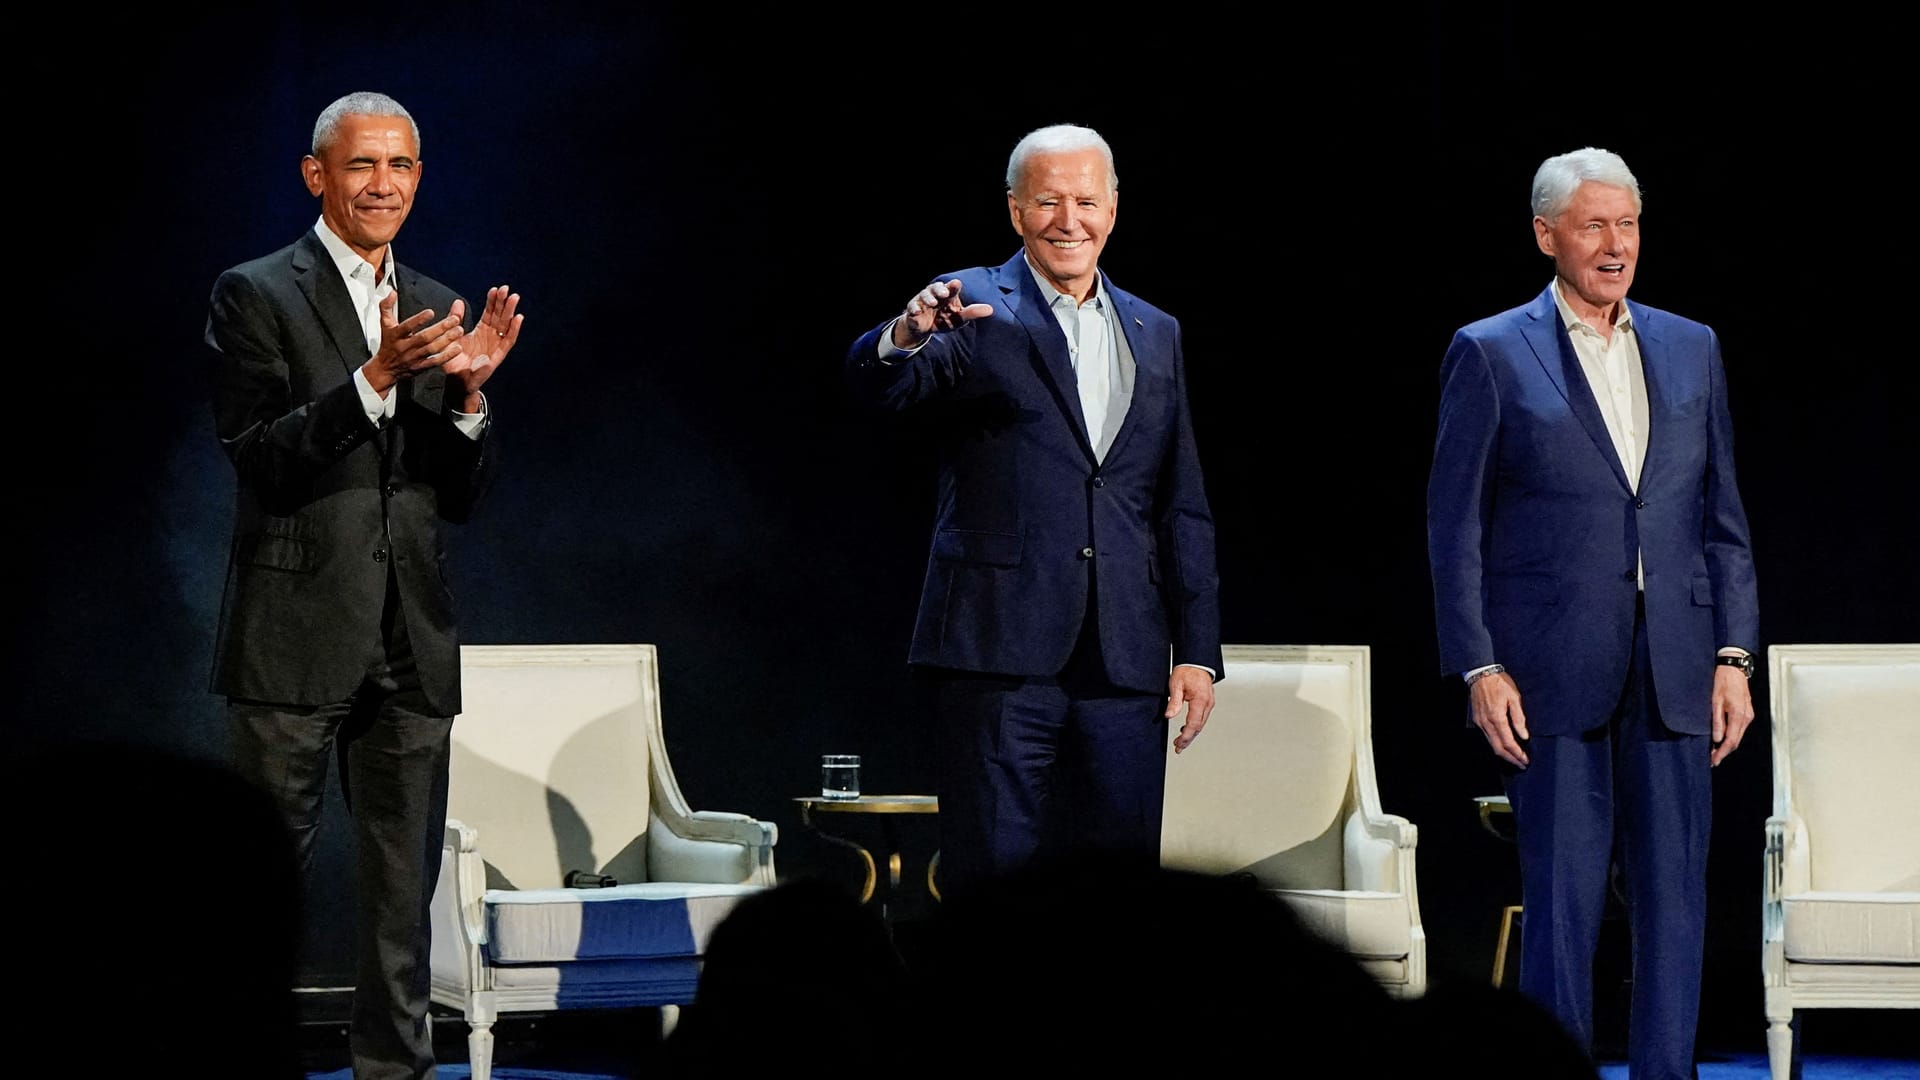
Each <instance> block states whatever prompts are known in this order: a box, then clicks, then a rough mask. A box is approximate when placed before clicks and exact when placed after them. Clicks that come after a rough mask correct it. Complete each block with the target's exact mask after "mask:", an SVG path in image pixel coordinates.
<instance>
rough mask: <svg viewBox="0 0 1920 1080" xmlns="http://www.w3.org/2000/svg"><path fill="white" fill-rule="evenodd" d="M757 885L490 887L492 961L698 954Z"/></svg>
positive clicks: (485, 900)
mask: <svg viewBox="0 0 1920 1080" xmlns="http://www.w3.org/2000/svg"><path fill="white" fill-rule="evenodd" d="M759 891H760V886H757V885H697V884H690V883H685V882H663V883H651V884H638V885H616V886H613V887H612V888H606V889H488V890H487V891H486V892H485V893H483V894H482V895H481V902H482V904H483V905H485V908H486V913H487V941H486V946H485V948H486V952H487V956H488V957H489V958H490V959H491V960H492V961H493V962H494V963H496V964H551V963H557V962H563V961H569V960H634V959H655V958H661V957H679V956H685V957H692V956H699V955H700V954H702V953H704V952H706V948H707V938H708V937H709V936H710V935H711V934H712V933H713V928H714V927H715V926H718V925H719V923H720V920H722V919H724V918H726V916H727V913H728V912H730V911H732V910H733V906H734V905H735V904H737V903H739V902H740V898H741V897H743V896H746V895H748V894H750V893H755V892H759Z"/></svg>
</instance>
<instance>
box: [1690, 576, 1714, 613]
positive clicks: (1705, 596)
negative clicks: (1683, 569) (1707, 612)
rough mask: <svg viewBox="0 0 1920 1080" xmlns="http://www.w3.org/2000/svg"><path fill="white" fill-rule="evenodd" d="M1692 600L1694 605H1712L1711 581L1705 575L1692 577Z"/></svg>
mask: <svg viewBox="0 0 1920 1080" xmlns="http://www.w3.org/2000/svg"><path fill="white" fill-rule="evenodd" d="M1693 602H1694V605H1695V606H1696V607H1712V606H1713V582H1712V581H1710V580H1708V579H1707V578H1705V577H1700V576H1696V577H1695V578H1694V579H1693Z"/></svg>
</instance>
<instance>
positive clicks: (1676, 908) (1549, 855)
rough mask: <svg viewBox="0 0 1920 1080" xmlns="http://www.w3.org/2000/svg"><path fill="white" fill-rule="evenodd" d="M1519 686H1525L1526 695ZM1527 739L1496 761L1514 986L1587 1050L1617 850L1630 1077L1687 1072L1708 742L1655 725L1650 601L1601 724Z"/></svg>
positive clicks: (1698, 951) (1695, 1009)
mask: <svg viewBox="0 0 1920 1080" xmlns="http://www.w3.org/2000/svg"><path fill="white" fill-rule="evenodd" d="M1526 689H1527V688H1526V687H1524V686H1523V687H1521V688H1520V692H1521V694H1522V696H1523V703H1524V695H1525V694H1526ZM1703 704H1704V703H1703ZM1523 745H1524V746H1525V748H1526V751H1527V757H1528V760H1529V761H1530V762H1531V764H1529V765H1528V767H1527V768H1526V769H1524V770H1520V769H1513V768H1511V767H1507V766H1503V769H1504V771H1505V773H1506V776H1505V782H1506V790H1507V797H1508V799H1509V801H1510V802H1511V803H1512V805H1513V813H1514V825H1515V827H1516V828H1517V830H1518V833H1517V836H1516V838H1515V839H1516V842H1517V843H1518V845H1519V853H1520V887H1521V902H1522V903H1523V904H1524V905H1525V912H1524V914H1523V916H1522V920H1521V930H1520V992H1521V993H1522V994H1525V995H1526V996H1527V997H1529V998H1531V999H1533V1000H1534V1001H1536V1002H1538V1003H1539V1004H1541V1005H1542V1006H1544V1007H1545V1008H1546V1009H1547V1010H1548V1011H1549V1012H1550V1013H1552V1014H1553V1016H1554V1017H1555V1018H1556V1019H1558V1020H1559V1022H1560V1024H1561V1026H1562V1027H1564V1028H1565V1029H1566V1030H1567V1032H1568V1033H1569V1034H1570V1035H1572V1036H1573V1037H1574V1039H1575V1040H1576V1041H1577V1042H1578V1043H1579V1044H1580V1045H1581V1047H1582V1048H1583V1049H1585V1050H1586V1051H1587V1052H1588V1053H1589V1055H1590V1054H1591V1053H1592V1050H1593V958H1594V953H1595V951H1596V949H1597V947H1598V944H1599V939H1600V916H1601V911H1602V909H1603V907H1604V905H1605V901H1606V896H1607V888H1608V876H1609V870H1610V867H1611V864H1612V861H1613V860H1614V858H1615V857H1616V853H1617V857H1618V859H1619V861H1620V867H1621V870H1622V876H1623V877H1624V880H1625V885H1626V897H1627V913H1628V914H1627V917H1628V929H1629V933H1630V935H1631V939H1632V952H1633V956H1632V964H1633V1002H1632V1005H1631V1007H1630V1009H1629V1012H1628V1029H1627V1057H1628V1072H1629V1075H1630V1076H1632V1077H1633V1080H1687V1078H1691V1077H1693V1076H1694V1075H1695V1072H1694V1067H1693V1049H1694V1035H1695V1030H1696V1028H1697V1026H1698V1022H1699V1012H1700V967H1701V962H1702V956H1703V951H1704V948H1703V946H1704V941H1705V936H1706V891H1707V876H1706V869H1707V840H1708V834H1709V831H1710V830H1709V825H1710V821H1711V817H1712V811H1713V798H1712V796H1713V785H1712V776H1711V765H1710V764H1709V761H1708V755H1709V753H1710V752H1711V740H1710V737H1709V736H1706V735H1682V734H1678V733H1676V732H1673V731H1670V730H1668V728H1667V727H1666V725H1665V724H1663V723H1662V722H1661V720H1660V710H1659V706H1658V704H1657V703H1656V701H1655V698H1654V691H1653V667H1652V663H1651V661H1650V659H1649V656H1648V652H1647V623H1646V613H1645V611H1644V610H1642V611H1640V612H1639V613H1638V616H1637V617H1636V619H1635V620H1634V631H1633V664H1632V667H1631V670H1630V671H1629V673H1628V677H1627V684H1626V686H1625V688H1624V689H1623V691H1622V693H1621V696H1620V704H1619V706H1618V707H1617V708H1616V709H1615V710H1614V713H1613V715H1612V717H1611V718H1609V720H1608V722H1607V723H1606V724H1605V725H1604V726H1602V727H1598V728H1594V729H1593V730H1591V731H1585V732H1581V733H1579V734H1577V735H1563V736H1552V737H1549V736H1539V737H1536V738H1533V739H1531V740H1529V741H1527V742H1526V743H1524V744H1523Z"/></svg>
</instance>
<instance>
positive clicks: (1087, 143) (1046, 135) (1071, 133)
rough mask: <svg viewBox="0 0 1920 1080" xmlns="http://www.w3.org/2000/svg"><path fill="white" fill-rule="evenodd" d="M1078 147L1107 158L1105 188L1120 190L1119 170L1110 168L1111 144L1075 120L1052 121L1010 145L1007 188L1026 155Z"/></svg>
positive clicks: (1059, 152) (1011, 184)
mask: <svg viewBox="0 0 1920 1080" xmlns="http://www.w3.org/2000/svg"><path fill="white" fill-rule="evenodd" d="M1080 150H1098V151H1100V156H1102V157H1104V158H1106V159H1107V190H1108V191H1119V190H1120V174H1119V173H1117V172H1115V171H1114V169H1113V147H1111V146H1108V145H1107V140H1105V139H1103V138H1101V137H1100V133H1099V132H1097V131H1095V130H1093V129H1092V128H1090V127H1080V126H1079V125H1077V124H1054V125H1053V126H1051V127H1043V128H1039V129H1037V130H1034V131H1029V132H1027V134H1026V135H1025V136H1024V137H1023V138H1022V139H1021V140H1020V142H1019V143H1018V144H1017V145H1016V146H1014V148H1013V156H1011V157H1009V158H1008V159H1007V190H1008V191H1012V190H1013V185H1014V182H1015V181H1017V180H1019V179H1020V170H1022V169H1024V168H1026V167H1027V159H1028V158H1030V157H1032V156H1033V155H1035V154H1071V153H1075V152H1077V151H1080Z"/></svg>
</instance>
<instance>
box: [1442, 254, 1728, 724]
mask: <svg viewBox="0 0 1920 1080" xmlns="http://www.w3.org/2000/svg"><path fill="white" fill-rule="evenodd" d="M1627 307H1628V310H1629V311H1630V312H1631V313H1632V316H1633V326H1634V333H1635V335H1636V336H1637V338H1638V342H1639V347H1640V359H1641V364H1642V367H1643V369H1644V370H1645V372H1646V381H1647V404H1648V413H1649V434H1648V442H1647V453H1646V459H1645V461H1644V463H1643V464H1642V467H1641V471H1640V483H1639V486H1638V490H1637V491H1636V490H1635V489H1634V488H1633V487H1632V486H1631V485H1629V483H1628V482H1627V476H1626V473H1625V471H1624V470H1623V469H1622V468H1621V465H1620V459H1619V456H1618V454H1616V453H1615V451H1614V448H1613V442H1612V440H1611V438H1609V436H1608V435H1607V429H1606V424H1605V422H1604V421H1603V420H1602V419H1601V416H1600V407H1599V404H1598V402H1597V401H1596V400H1595V398H1594V396H1593V392H1592V390H1591V389H1590V388H1589V387H1588V385H1587V379H1586V376H1585V375H1584V373H1583V372H1582V371H1581V369H1580V361H1579V357H1578V356H1577V355H1576V354H1575V353H1574V350H1573V342H1572V341H1571V340H1570V339H1569V338H1568V336H1567V331H1566V327H1564V326H1563V325H1562V324H1561V321H1560V315H1559V311H1558V309H1557V308H1556V306H1555V305H1554V302H1553V294H1552V291H1551V289H1549V290H1547V291H1543V292H1542V293H1541V294H1540V295H1539V296H1538V297H1536V298H1535V299H1534V301H1533V302H1532V303H1530V304H1527V305H1526V306H1524V307H1518V308H1514V309H1513V310H1511V311H1505V312H1502V313H1500V314H1498V315H1495V316H1493V317H1492V318H1490V319H1483V320H1481V321H1480V322H1476V323H1473V324H1472V325H1470V326H1467V327H1465V328H1463V329H1461V330H1460V331H1459V332H1457V333H1456V334H1455V335H1454V338H1453V343H1452V345H1451V346H1450V347H1449V348H1448V349H1447V356H1446V360H1445V362H1444V364H1443V366H1442V368H1441V394H1440V426H1439V434H1438V437H1437V439H1436V441H1435V446H1434V455H1433V472H1432V476H1431V479H1430V482H1429V485H1428V489H1427V543H1428V554H1429V556H1430V558H1431V560H1432V565H1433V584H1434V603H1435V614H1436V618H1437V623H1438V629H1439V639H1440V667H1441V670H1442V671H1443V672H1459V671H1466V670H1469V669H1471V668H1475V667H1480V666H1482V665H1485V664H1491V663H1495V662H1498V663H1500V664H1503V665H1505V667H1506V668H1507V670H1508V671H1509V672H1510V673H1511V674H1512V675H1513V678H1514V682H1515V683H1516V685H1518V687H1519V688H1520V693H1521V695H1522V700H1523V703H1524V705H1525V708H1526V711H1527V726H1528V728H1529V730H1530V732H1531V733H1532V734H1535V735H1562V734H1570V733H1574V732H1579V731H1586V730H1590V729H1592V728H1595V727H1598V726H1600V725H1602V724H1605V723H1606V722H1607V720H1608V717H1609V716H1610V715H1611V714H1612V712H1613V709H1614V706H1615V705H1616V704H1617V703H1618V701H1619V699H1620V692H1621V689H1622V687H1623V686H1624V685H1625V681H1626V674H1627V665H1628V662H1629V660H1630V652H1631V649H1632V645H1633V623H1634V592H1635V584H1634V582H1635V572H1634V568H1635V559H1634V557H1635V553H1636V552H1638V553H1639V554H1640V555H1641V557H1642V558H1643V559H1644V563H1645V569H1646V618H1647V635H1648V644H1649V648H1650V652H1651V654H1652V660H1653V671H1654V680H1653V681H1654V688H1655V690H1656V692H1657V695H1658V699H1657V700H1658V704H1659V708H1660V714H1661V717H1662V719H1663V720H1664V721H1665V723H1666V725H1667V726H1668V727H1669V728H1671V729H1672V730H1674V731H1678V732H1684V733H1689V734H1701V733H1705V732H1707V731H1708V730H1709V729H1710V727H1711V717H1710V716H1709V715H1708V713H1709V708H1710V704H1711V700H1712V689H1713V663H1714V654H1715V653H1716V652H1717V651H1718V649H1719V648H1720V647H1721V646H1726V645H1738V646H1740V647H1742V648H1745V649H1747V650H1749V651H1755V652H1757V651H1758V648H1759V614H1758V602H1757V600H1756V598H1755V591H1754V575H1753V555H1752V551H1751V549H1750V547H1749V545H1748V540H1747V518H1746V512H1745V511H1744V510H1743V509H1742V508H1741V505H1740V493H1739V490H1738V488H1737V487H1736V485H1735V482H1734V470H1733V433H1732V428H1731V423H1730V420H1729V418H1728V413H1727V393H1726V376H1725V372H1724V371H1723V370H1722V369H1721V365H1720V343H1719V339H1718V338H1717V337H1716V336H1715V335H1714V333H1713V331H1712V330H1711V329H1709V328H1708V327H1706V326H1703V325H1702V324H1700V323H1697V322H1694V321H1692V320H1690V319H1684V318H1681V317H1680V316H1678V315H1674V314H1672V313H1670V312H1666V311H1661V310H1659V309H1657V308H1650V307H1646V306H1644V305H1642V304H1637V303H1633V302H1632V301H1628V302H1627Z"/></svg>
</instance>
